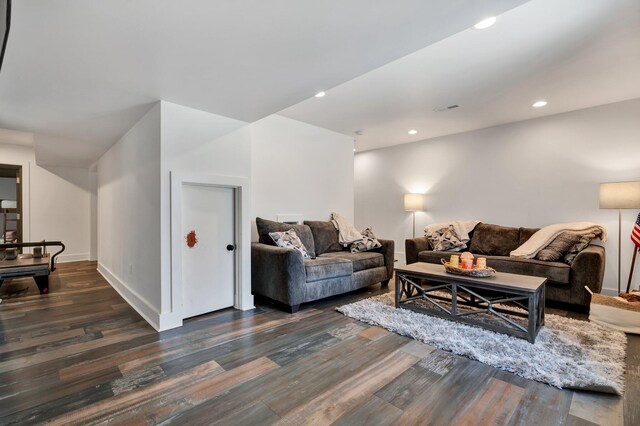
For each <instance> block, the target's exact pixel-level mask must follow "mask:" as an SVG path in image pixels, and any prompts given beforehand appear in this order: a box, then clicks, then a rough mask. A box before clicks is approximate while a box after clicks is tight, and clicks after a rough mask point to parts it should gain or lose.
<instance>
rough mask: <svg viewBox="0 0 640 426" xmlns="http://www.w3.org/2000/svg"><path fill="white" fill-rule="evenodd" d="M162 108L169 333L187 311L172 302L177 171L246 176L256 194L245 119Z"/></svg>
mask: <svg viewBox="0 0 640 426" xmlns="http://www.w3.org/2000/svg"><path fill="white" fill-rule="evenodd" d="M161 105H162V107H161V108H162V165H161V198H162V200H161V247H162V317H161V328H162V329H166V328H171V327H175V326H177V325H181V324H182V315H181V308H178V307H176V306H172V301H173V302H175V301H176V299H175V298H172V279H171V261H172V259H171V214H170V212H171V177H170V176H171V173H182V174H190V175H200V176H203V175H206V176H207V177H211V176H217V177H237V178H245V179H246V181H247V183H248V184H247V185H246V186H245V187H244V188H243V190H244V191H247V192H248V193H249V194H250V191H251V188H250V177H251V140H250V138H251V134H250V131H249V126H248V125H247V123H245V122H243V121H239V120H234V119H231V118H227V117H223V116H219V115H215V114H210V113H207V112H204V111H200V110H196V109H193V108H188V107H184V106H181V105H177V104H173V103H170V102H164V101H162V102H161ZM214 180H215V179H214ZM243 210H245V214H244V218H243V222H244V223H241V224H238V226H239V227H240V228H241V229H242V228H243V227H244V229H245V230H246V232H245V233H246V235H245V236H244V237H243V241H240V242H239V244H238V245H239V250H240V256H241V260H242V267H243V271H242V273H241V276H242V277H241V286H242V290H241V294H242V300H240V303H239V304H238V305H237V306H236V307H237V308H239V309H251V308H253V296H252V295H251V251H250V249H251V248H250V235H249V232H248V230H249V227H250V223H249V221H250V206H243ZM174 296H175V295H174ZM175 297H177V296H175Z"/></svg>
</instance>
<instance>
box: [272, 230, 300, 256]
mask: <svg viewBox="0 0 640 426" xmlns="http://www.w3.org/2000/svg"><path fill="white" fill-rule="evenodd" d="M269 236H270V237H271V238H272V239H273V241H274V242H275V243H276V245H277V246H278V247H285V248H292V249H294V250H297V251H299V252H300V253H302V257H303V258H305V259H308V258H309V253H308V252H307V248H306V247H305V246H304V244H302V241H300V238H299V237H298V234H296V231H294V230H293V229H289V230H288V231H282V232H269Z"/></svg>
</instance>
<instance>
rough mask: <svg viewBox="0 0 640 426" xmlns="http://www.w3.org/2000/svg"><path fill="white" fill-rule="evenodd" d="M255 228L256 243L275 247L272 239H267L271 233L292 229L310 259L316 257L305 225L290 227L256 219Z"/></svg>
mask: <svg viewBox="0 0 640 426" xmlns="http://www.w3.org/2000/svg"><path fill="white" fill-rule="evenodd" d="M256 228H257V230H258V241H259V242H261V243H263V244H269V245H276V244H275V243H274V242H273V239H272V238H271V237H269V233H271V232H283V231H288V230H289V229H294V230H295V231H296V234H297V235H298V237H299V238H300V241H302V244H304V246H305V247H306V248H307V252H308V253H309V256H311V258H315V257H316V249H315V245H314V243H313V234H312V233H311V228H309V227H308V226H307V225H290V224H288V223H282V222H275V221H273V220H267V219H262V218H261V217H256Z"/></svg>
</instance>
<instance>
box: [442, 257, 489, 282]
mask: <svg viewBox="0 0 640 426" xmlns="http://www.w3.org/2000/svg"><path fill="white" fill-rule="evenodd" d="M440 262H442V264H443V265H444V270H445V271H446V272H447V273H449V274H455V275H464V276H465V277H474V278H488V277H490V276H491V275H493V274H495V273H496V270H495V269H493V268H489V267H487V268H484V269H478V268H473V269H462V268H458V267H456V266H450V265H449V262H447V261H446V260H445V259H440Z"/></svg>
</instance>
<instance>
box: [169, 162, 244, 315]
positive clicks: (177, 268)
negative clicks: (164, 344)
mask: <svg viewBox="0 0 640 426" xmlns="http://www.w3.org/2000/svg"><path fill="white" fill-rule="evenodd" d="M170 175H171V312H172V317H173V318H174V319H175V320H176V321H180V325H182V324H181V321H182V319H184V312H183V306H182V290H183V283H182V253H183V251H184V250H185V248H186V244H185V241H184V235H182V188H183V186H184V185H196V186H215V187H222V188H231V189H233V192H234V204H235V205H234V220H235V242H236V250H235V253H234V256H235V271H234V272H235V274H234V275H235V280H234V291H233V293H234V303H233V307H234V308H236V309H241V310H247V309H253V296H252V295H251V222H250V220H249V215H250V201H251V189H250V180H249V179H248V178H243V177H236V176H221V175H212V174H201V173H181V172H171V173H170Z"/></svg>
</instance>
